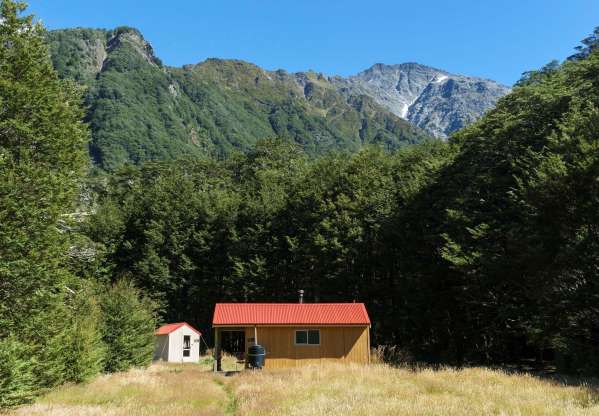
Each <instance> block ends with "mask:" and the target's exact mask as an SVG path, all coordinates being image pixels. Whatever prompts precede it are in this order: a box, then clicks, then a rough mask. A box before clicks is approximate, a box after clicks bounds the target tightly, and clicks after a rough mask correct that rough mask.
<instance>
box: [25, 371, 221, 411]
mask: <svg viewBox="0 0 599 416" xmlns="http://www.w3.org/2000/svg"><path fill="white" fill-rule="evenodd" d="M218 379H220V377H219V376H217V375H214V374H213V373H212V372H210V371H209V368H208V366H201V365H195V364H181V365H165V364H156V365H153V366H152V367H150V369H148V370H131V371H129V372H127V373H121V374H114V375H105V376H101V377H98V378H97V379H95V380H93V381H92V382H90V383H87V384H79V385H66V386H63V387H61V388H59V389H57V390H54V391H53V392H51V393H50V394H48V395H47V396H45V397H43V398H41V399H40V400H39V401H38V402H37V403H35V404H33V405H31V406H28V407H23V408H21V409H18V410H17V411H15V412H14V414H15V415H50V416H71V415H72V416H75V415H82V416H88V415H89V416H95V415H108V416H121V415H122V416H145V415H148V416H150V415H177V416H187V415H198V414H201V415H223V414H224V411H223V410H222V403H223V402H226V401H227V394H226V392H225V391H224V390H223V388H222V387H221V386H220V385H219V384H218V383H216V382H215V380H218Z"/></svg>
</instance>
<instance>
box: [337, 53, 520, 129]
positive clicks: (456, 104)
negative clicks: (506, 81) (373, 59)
mask: <svg viewBox="0 0 599 416" xmlns="http://www.w3.org/2000/svg"><path fill="white" fill-rule="evenodd" d="M331 80H332V82H334V83H336V85H337V86H338V88H339V89H340V90H341V91H343V92H345V93H346V94H364V95H367V96H370V97H372V98H373V99H374V100H375V101H376V102H377V103H378V104H380V105H382V106H383V107H385V108H387V109H388V110H389V111H391V112H392V113H394V114H395V115H397V116H399V117H401V118H403V119H406V120H408V121H410V122H412V123H413V124H415V125H417V126H418V127H421V128H423V129H424V130H426V131H428V132H429V133H431V134H433V135H434V136H436V137H440V138H445V137H447V136H448V135H449V134H451V133H452V132H454V131H456V130H458V129H460V128H462V127H464V126H465V125H467V124H468V123H470V122H472V121H474V120H476V119H477V118H479V117H480V116H482V114H484V112H486V111H487V110H488V109H489V108H491V107H493V106H494V105H495V103H496V102H497V100H498V99H499V98H500V97H502V96H503V95H505V94H506V93H507V92H509V88H508V87H505V86H502V85H499V84H497V83H496V82H494V81H490V80H485V79H481V78H474V77H466V76H463V75H455V74H451V73H449V72H447V71H443V70H440V69H436V68H432V67H429V66H425V65H421V64H418V63H415V62H408V63H403V64H396V65H386V64H382V63H377V64H375V65H373V66H371V67H370V68H368V69H366V70H364V71H362V72H360V73H358V74H356V75H354V76H350V77H348V78H338V77H336V78H332V79H331Z"/></svg>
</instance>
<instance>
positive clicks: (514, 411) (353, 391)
mask: <svg viewBox="0 0 599 416" xmlns="http://www.w3.org/2000/svg"><path fill="white" fill-rule="evenodd" d="M232 383H233V385H234V386H233V390H234V391H235V392H236V395H237V405H238V409H239V413H240V414H242V415H302V416H310V415H341V414H343V415H445V416H452V415H523V416H524V415H526V416H529V415H531V416H532V415H568V416H569V415H599V397H598V395H597V392H595V391H593V390H592V389H590V388H586V387H566V386H563V385H560V384H557V383H553V382H549V381H546V380H540V379H537V378H534V377H532V376H529V375H508V374H505V373H503V372H500V371H493V370H489V369H483V368H472V369H464V370H454V369H446V370H440V371H433V370H426V369H425V370H421V371H417V372H412V371H410V370H407V369H396V368H391V367H388V366H385V365H373V366H370V367H363V366H350V367H348V366H344V365H328V366H322V367H317V366H315V367H304V368H297V369H292V370H281V371H271V372H265V373H263V374H260V373H251V372H246V373H244V374H243V375H241V376H239V377H236V378H235V379H233V380H232Z"/></svg>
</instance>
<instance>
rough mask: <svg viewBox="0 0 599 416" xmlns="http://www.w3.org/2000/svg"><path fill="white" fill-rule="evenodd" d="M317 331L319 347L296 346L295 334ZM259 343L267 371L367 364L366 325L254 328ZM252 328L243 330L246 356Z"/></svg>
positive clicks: (367, 339) (368, 342)
mask: <svg viewBox="0 0 599 416" xmlns="http://www.w3.org/2000/svg"><path fill="white" fill-rule="evenodd" d="M302 329H304V330H305V329H319V330H320V345H295V331H296V330H302ZM256 330H257V333H258V344H260V345H262V346H263V347H264V348H265V349H266V362H265V367H266V368H286V367H295V366H300V365H306V364H320V363H323V362H327V361H331V362H346V363H349V362H354V363H360V364H368V362H369V356H370V336H369V328H368V326H334V327H333V326H331V327H317V326H310V327H257V328H256ZM253 338H254V327H248V328H245V340H246V342H245V345H246V354H247V349H248V346H249V345H251V343H252V342H253Z"/></svg>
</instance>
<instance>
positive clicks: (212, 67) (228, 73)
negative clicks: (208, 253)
mask: <svg viewBox="0 0 599 416" xmlns="http://www.w3.org/2000/svg"><path fill="white" fill-rule="evenodd" d="M48 42H49V46H50V52H51V54H52V57H53V62H54V65H55V67H56V68H57V70H58V71H59V73H60V75H61V76H63V77H68V78H73V79H75V80H77V81H79V82H81V83H83V84H85V85H87V86H88V92H87V104H88V106H89V112H88V121H89V122H90V124H91V127H92V143H91V146H90V151H91V154H92V156H93V158H94V160H95V161H96V162H97V163H98V164H99V165H100V166H101V167H103V168H105V169H109V170H112V169H115V168H117V167H118V166H121V165H123V164H125V163H131V162H132V163H138V162H142V161H144V160H155V159H171V158H176V157H180V156H199V155H205V154H211V155H215V156H226V155H228V154H230V153H231V152H233V151H235V150H240V151H245V150H247V149H249V148H250V147H252V146H253V144H254V143H256V141H258V140H260V139H264V138H273V137H279V138H283V139H287V140H291V141H294V142H296V143H298V144H300V145H301V146H302V147H303V148H304V149H305V150H306V151H307V152H308V153H310V154H321V153H323V152H326V151H328V150H333V149H340V150H349V151H353V150H356V149H358V148H359V147H360V146H362V145H363V144H366V143H379V144H382V145H384V146H385V147H387V148H397V147H399V146H401V145H404V144H408V143H415V142H419V141H421V140H423V139H424V138H426V137H427V135H426V134H425V133H424V132H423V131H421V130H420V129H418V128H416V127H414V126H412V125H411V124H410V123H408V122H406V121H404V120H402V119H401V118H400V117H397V116H396V115H394V114H392V113H391V112H390V111H388V110H387V109H385V108H384V107H382V106H381V105H379V104H377V103H376V102H375V100H373V99H371V98H369V97H365V96H361V95H360V94H341V93H339V92H338V91H337V88H336V86H335V85H334V84H332V83H331V82H330V81H329V79H328V78H326V77H324V76H322V75H318V74H315V73H298V74H289V73H287V72H285V71H275V72H269V71H265V70H263V69H261V68H259V67H257V66H255V65H253V64H249V63H247V62H242V61H233V60H220V59H209V60H207V61H205V62H202V63H200V64H197V65H187V66H184V67H183V68H170V67H165V66H163V65H162V63H161V62H160V60H159V59H158V58H156V57H155V55H154V53H153V51H152V48H151V46H150V45H149V44H148V43H147V42H146V41H145V40H144V38H143V36H142V35H141V33H140V32H139V31H137V30H135V29H132V28H118V29H115V30H111V31H106V30H93V29H71V30H60V31H53V32H50V33H49V34H48Z"/></svg>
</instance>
